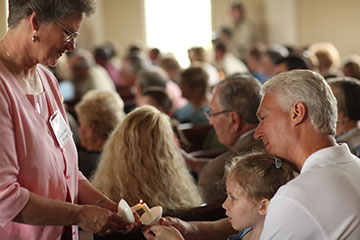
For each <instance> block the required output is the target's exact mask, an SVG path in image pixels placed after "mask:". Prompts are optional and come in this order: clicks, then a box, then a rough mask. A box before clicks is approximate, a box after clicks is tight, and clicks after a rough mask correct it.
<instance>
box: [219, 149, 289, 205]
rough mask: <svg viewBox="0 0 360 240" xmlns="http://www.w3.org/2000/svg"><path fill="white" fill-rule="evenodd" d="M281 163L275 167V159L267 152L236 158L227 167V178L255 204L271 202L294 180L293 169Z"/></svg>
mask: <svg viewBox="0 0 360 240" xmlns="http://www.w3.org/2000/svg"><path fill="white" fill-rule="evenodd" d="M280 161H281V165H280V166H276V165H275V157H274V156H272V155H270V154H268V153H265V152H254V153H249V154H247V155H244V156H237V157H234V158H233V160H232V162H231V164H229V165H228V166H227V167H226V172H227V176H228V177H227V178H228V180H230V181H233V182H234V183H235V185H236V186H238V187H241V189H242V190H243V191H245V193H246V195H247V197H248V198H249V199H250V200H251V201H253V203H254V204H256V203H257V202H259V201H261V200H262V199H268V200H270V199H271V198H272V197H273V196H274V195H275V193H276V191H277V190H278V189H279V188H280V187H281V186H282V185H284V184H286V183H287V182H288V181H290V180H291V179H293V178H294V172H293V170H292V169H291V167H290V166H289V165H288V164H287V163H286V162H284V161H283V160H280Z"/></svg>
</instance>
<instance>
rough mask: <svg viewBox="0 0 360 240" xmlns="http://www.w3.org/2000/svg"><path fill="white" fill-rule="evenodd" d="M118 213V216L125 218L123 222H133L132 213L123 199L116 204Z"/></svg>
mask: <svg viewBox="0 0 360 240" xmlns="http://www.w3.org/2000/svg"><path fill="white" fill-rule="evenodd" d="M118 215H120V217H122V218H123V219H124V220H125V222H128V223H134V222H135V217H134V214H133V212H132V211H131V208H130V206H129V204H128V203H127V202H126V201H125V200H124V199H121V200H120V202H119V204H118Z"/></svg>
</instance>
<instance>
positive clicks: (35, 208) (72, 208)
mask: <svg viewBox="0 0 360 240" xmlns="http://www.w3.org/2000/svg"><path fill="white" fill-rule="evenodd" d="M80 211H81V206H79V205H76V204H72V203H67V202H62V201H59V200H54V199H50V198H45V197H42V196H40V195H38V194H35V193H32V192H30V197H29V201H28V202H27V204H26V205H25V207H24V208H23V210H22V211H21V212H20V213H19V214H18V215H17V216H16V217H15V219H14V221H15V222H20V223H25V224H32V225H73V224H77V222H79V216H80V214H79V213H80Z"/></svg>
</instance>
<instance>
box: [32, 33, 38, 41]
mask: <svg viewBox="0 0 360 240" xmlns="http://www.w3.org/2000/svg"><path fill="white" fill-rule="evenodd" d="M36 38H37V37H36V30H34V32H33V35H32V38H31V40H32V41H33V42H36Z"/></svg>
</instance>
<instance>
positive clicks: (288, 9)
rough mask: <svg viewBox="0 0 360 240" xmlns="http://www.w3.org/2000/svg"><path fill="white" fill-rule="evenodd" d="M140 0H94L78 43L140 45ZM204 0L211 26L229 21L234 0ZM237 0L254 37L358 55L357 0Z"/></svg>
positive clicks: (0, 7) (2, 27)
mask: <svg viewBox="0 0 360 240" xmlns="http://www.w3.org/2000/svg"><path fill="white" fill-rule="evenodd" d="M144 1H149V2H150V4H151V2H156V1H157V0H98V9H97V13H96V14H95V15H94V16H92V17H91V18H89V19H86V21H85V23H84V24H83V27H82V29H81V31H80V33H81V35H80V37H79V40H78V45H79V46H81V47H84V48H87V49H92V48H93V47H94V46H95V45H97V44H100V43H102V42H104V41H111V42H113V43H114V44H115V45H116V46H117V47H118V49H120V50H123V49H126V48H127V47H128V45H129V44H131V43H133V42H138V43H142V44H144V45H146V22H145V4H144ZM168 1H181V0H168ZM209 1H211V26H212V29H213V30H215V29H217V28H218V27H219V26H221V25H223V24H227V23H229V12H228V7H229V5H230V4H231V3H232V2H234V0H209ZM241 2H242V3H243V4H244V5H245V8H246V15H247V18H248V19H249V20H251V21H252V22H254V24H255V26H256V31H257V33H258V36H259V39H260V40H261V41H262V42H264V43H266V44H272V43H282V44H291V45H301V46H306V45H308V44H310V43H312V42H316V41H329V42H332V43H333V44H335V46H336V47H337V48H338V49H339V51H340V53H341V55H342V56H345V55H348V54H350V53H356V54H360V44H358V43H359V39H360V31H358V23H359V22H360V14H358V10H359V9H360V1H358V0H343V1H338V0H316V1H314V0H242V1H241ZM201 10H202V9H198V11H201ZM162 11H167V10H166V9H163V10H162ZM183 16H184V18H186V17H187V13H186V12H184V13H183ZM164 21H171V19H164ZM165 30H166V29H165ZM165 30H164V31H165ZM5 32H6V0H0V38H2V37H3V35H4V34H5ZM159 47H161V46H159ZM121 52H122V51H120V54H121Z"/></svg>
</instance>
